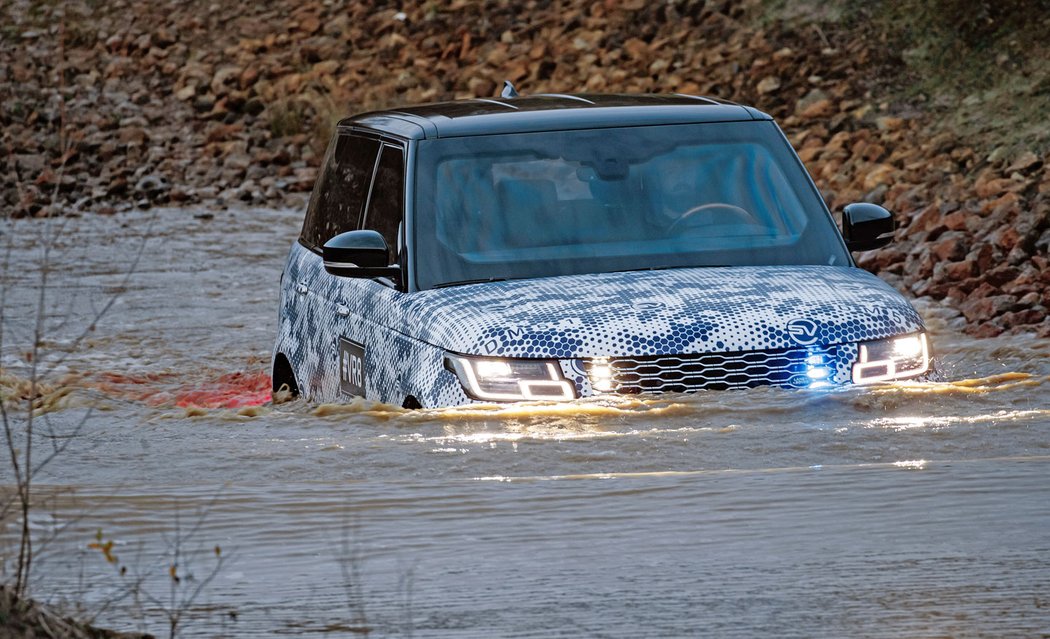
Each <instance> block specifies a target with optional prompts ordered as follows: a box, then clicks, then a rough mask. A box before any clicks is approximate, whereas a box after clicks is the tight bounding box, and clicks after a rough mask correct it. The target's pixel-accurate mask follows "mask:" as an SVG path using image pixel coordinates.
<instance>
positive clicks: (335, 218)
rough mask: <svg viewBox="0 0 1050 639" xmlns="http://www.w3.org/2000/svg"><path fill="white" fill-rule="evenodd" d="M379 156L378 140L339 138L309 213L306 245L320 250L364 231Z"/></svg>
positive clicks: (305, 227)
mask: <svg viewBox="0 0 1050 639" xmlns="http://www.w3.org/2000/svg"><path fill="white" fill-rule="evenodd" d="M378 153H379V142H378V141H377V140H372V139H369V138H362V137H358V136H353V135H340V136H339V137H337V138H336V139H335V142H334V143H333V144H332V145H330V146H329V149H328V153H327V154H326V156H325V162H324V165H323V167H322V170H321V175H320V176H319V177H318V180H317V184H316V185H315V186H314V193H313V197H312V198H311V200H310V207H309V208H308V209H307V212H306V221H305V223H304V224H303V233H302V239H303V241H304V243H306V244H307V245H309V246H313V247H321V246H324V243H325V242H327V241H328V240H330V239H332V238H333V237H335V236H336V235H339V234H340V233H345V232H346V231H353V230H355V229H359V228H361V210H362V209H363V208H364V204H365V195H366V194H367V193H368V185H369V183H370V182H371V181H372V173H373V171H374V169H375V163H376V155H377V154H378Z"/></svg>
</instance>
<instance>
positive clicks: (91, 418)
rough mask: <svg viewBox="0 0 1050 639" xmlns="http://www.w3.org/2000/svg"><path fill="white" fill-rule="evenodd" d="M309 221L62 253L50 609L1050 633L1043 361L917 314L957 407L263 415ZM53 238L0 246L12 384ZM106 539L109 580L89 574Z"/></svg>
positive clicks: (503, 632) (944, 394)
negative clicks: (192, 594) (292, 260)
mask: <svg viewBox="0 0 1050 639" xmlns="http://www.w3.org/2000/svg"><path fill="white" fill-rule="evenodd" d="M299 222H300V219H299V214H298V213H295V212H288V211H268V210H252V211H233V212H231V211H226V212H220V213H217V214H216V216H215V217H214V218H213V219H198V218H193V217H191V213H190V212H187V211H174V210H161V211H158V212H156V213H141V212H140V213H137V214H129V215H124V216H114V217H109V218H100V217H94V218H86V219H72V220H68V221H65V222H62V223H61V224H63V225H64V227H63V228H60V229H52V231H51V232H52V236H53V235H54V233H57V232H59V231H60V234H59V236H58V240H57V243H56V247H55V250H53V251H52V252H51V259H52V260H53V263H52V266H53V269H52V270H51V272H50V274H49V280H48V291H47V293H48V295H47V298H46V300H45V307H46V308H47V309H48V310H47V321H46V322H45V326H44V337H45V341H44V347H45V348H44V353H43V357H42V358H39V363H40V366H41V368H42V369H43V370H46V371H48V372H49V377H48V378H47V381H48V383H49V384H50V386H48V388H47V390H49V391H54V392H55V393H56V394H55V395H54V396H53V397H54V401H53V402H52V403H51V404H49V407H50V410H49V412H46V413H45V414H44V415H42V416H41V417H40V418H39V419H38V420H37V430H36V432H37V439H36V447H37V448H36V449H35V450H37V451H45V450H49V449H53V448H51V447H53V446H55V445H57V443H60V442H65V441H69V442H71V443H70V445H69V446H68V448H66V449H65V450H64V451H63V452H62V453H61V454H60V455H59V456H57V457H56V458H55V460H54V461H53V462H52V463H50V464H49V465H48V466H46V467H45V468H44V469H43V470H42V471H41V472H40V474H39V475H38V476H37V478H36V481H37V485H38V490H39V491H40V492H39V494H40V496H41V501H40V504H41V507H40V508H38V509H37V511H36V515H35V516H34V518H33V519H32V520H31V523H32V524H33V525H34V527H35V529H36V530H38V531H39V532H40V534H41V535H44V536H48V532H49V531H52V530H55V529H56V528H61V532H60V533H59V534H57V535H56V536H55V537H54V539H53V540H52V541H51V542H50V543H48V544H47V545H46V546H45V547H44V548H43V550H42V551H41V556H40V560H39V562H38V564H37V566H36V569H37V572H36V577H37V581H36V583H35V584H34V592H35V593H36V594H37V596H39V597H41V598H44V599H48V598H50V599H52V600H53V601H56V602H58V601H62V600H66V601H80V602H81V603H82V605H83V606H85V608H86V609H87V610H88V611H89V612H92V613H94V614H97V615H98V620H99V621H100V622H102V623H104V624H108V625H110V626H114V627H120V628H128V629H131V628H138V627H145V628H147V629H149V630H151V631H153V632H157V633H161V632H166V628H167V626H166V622H165V620H164V609H165V608H167V609H169V610H170V609H173V608H175V609H177V608H179V604H178V601H179V600H180V599H179V597H182V596H183V595H185V594H186V592H189V591H191V590H192V588H191V587H190V586H191V585H192V586H193V587H195V586H196V585H197V584H200V583H202V581H203V580H204V579H205V578H207V577H208V576H209V575H210V574H211V571H212V568H213V567H214V566H215V565H216V555H215V551H214V548H215V546H219V547H220V548H221V556H222V558H223V563H222V565H221V566H220V569H219V570H218V571H217V572H216V573H215V574H214V578H213V579H212V580H211V581H210V582H208V583H207V584H206V587H205V588H203V589H202V590H201V592H200V595H199V596H198V597H197V598H196V599H195V600H194V602H193V605H192V606H188V607H187V610H186V612H185V617H184V619H183V620H182V621H181V629H182V633H183V635H184V636H188V637H213V636H275V635H276V636H283V635H302V636H314V635H318V634H330V635H334V636H347V635H350V636H354V635H356V636H361V635H367V636H373V637H400V636H415V637H497V636H498V637H581V636H585V637H638V636H652V637H672V636H675V637H677V636H698V635H707V636H719V637H754V636H778V637H795V636H797V637H814V636H819V637H841V636H852V637H866V636H871V637H876V636H877V637H934V636H936V637H1037V636H1047V634H1050V594H1048V593H1050V495H1048V492H1047V477H1048V476H1050V400H1048V399H1047V397H1048V395H1050V393H1048V390H1050V359H1048V355H1050V344H1048V343H1047V342H1048V340H1038V339H1035V338H1033V337H1030V336H1014V337H1003V338H997V339H993V340H973V339H971V338H968V337H965V336H963V335H961V334H959V333H957V332H955V331H954V329H953V324H952V322H951V321H946V320H945V319H943V318H944V317H945V316H946V315H947V314H946V313H945V311H944V310H943V309H939V308H937V307H936V306H932V305H926V306H924V312H925V313H926V314H927V316H928V320H929V323H930V327H931V329H932V332H933V340H934V348H935V351H936V353H937V355H938V357H939V359H940V361H941V367H942V369H943V371H944V373H945V376H946V379H947V380H949V381H948V382H945V383H942V384H933V385H909V384H901V385H895V386H889V387H885V388H880V389H874V390H872V389H864V390H861V389H844V390H838V391H834V392H820V393H817V392H799V391H782V390H773V389H756V390H754V391H746V392H721V393H720V392H710V393H700V394H697V395H692V396H663V397H659V398H656V399H649V400H638V399H621V400H614V399H605V400H589V401H583V402H577V403H573V404H564V405H548V406H527V407H522V406H512V407H492V406H490V407H467V408H458V409H447V410H437V411H403V410H400V409H398V408H394V407H387V406H381V405H375V404H370V403H366V402H358V403H355V404H352V405H349V406H315V405H306V404H303V403H301V402H291V403H288V404H283V405H280V406H276V407H272V406H256V405H257V404H259V403H260V402H261V401H263V399H265V396H266V394H267V393H266V390H267V386H266V378H265V372H266V366H267V365H268V360H269V350H270V348H271V346H272V341H273V335H274V331H275V324H276V307H277V304H276V295H277V280H278V277H279V274H280V270H281V267H282V265H283V258H284V255H285V253H286V252H287V249H288V246H289V243H290V242H291V241H292V238H294V236H295V234H296V233H297V230H298V225H299ZM41 228H43V225H42V224H40V223H39V222H35V223H26V222H18V223H13V224H10V225H8V226H7V227H5V229H4V232H5V236H3V237H0V239H2V240H3V241H4V243H5V244H7V240H8V239H12V238H16V239H17V241H15V242H13V243H11V244H10V252H9V254H8V261H7V263H6V266H5V268H4V270H3V278H4V283H5V285H6V289H5V297H4V308H5V317H4V326H5V333H4V342H3V349H2V352H0V357H2V363H3V366H4V368H5V370H6V371H7V372H8V373H9V377H8V378H7V381H5V382H4V383H5V388H11V387H13V386H12V384H15V383H16V381H17V378H19V377H20V378H22V379H24V378H25V377H26V376H27V375H28V371H29V369H28V366H27V363H26V358H25V352H26V350H27V346H26V344H27V343H28V340H31V338H32V334H33V325H34V324H33V321H32V320H33V318H34V316H35V315H34V313H35V309H36V308H37V306H36V305H37V302H38V301H39V299H38V297H37V293H38V292H39V282H40V279H39V277H40V270H39V258H40V255H41V243H40V241H39V237H37V235H38V234H39V232H40V229H41ZM143 238H146V239H147V242H146V244H145V245H144V248H143V244H142V241H143ZM140 249H142V250H141V254H140V253H139V251H140ZM136 255H141V257H140V258H139V260H138V262H137V264H136V266H135V268H134V269H133V271H132V272H131V274H130V276H127V277H125V275H124V273H125V272H126V271H127V270H128V269H129V267H130V266H131V265H132V264H133V263H135V259H136ZM114 296H115V297H114ZM109 299H115V302H114V303H113V306H112V308H110V309H109V310H108V312H106V313H105V315H104V317H103V318H102V320H101V321H100V323H99V325H98V326H97V328H95V330H92V331H89V332H88V333H87V336H86V337H85V338H84V339H83V340H79V341H78V340H77V336H78V335H80V333H81V331H82V330H83V328H84V327H85V325H86V323H87V322H88V321H89V319H90V317H91V315H92V313H93V312H95V311H97V310H99V309H102V308H104V306H105V304H106V303H107V301H108V300H109ZM12 380H15V381H12ZM62 389H72V391H71V392H69V393H68V394H66V393H65V391H62ZM224 406H228V407H224ZM89 410H90V413H89V414H88V413H87V411H89ZM85 415H86V417H87V420H86V421H85V422H84V423H83V425H82V426H79V424H80V423H81V421H82V419H83V418H84V417H85ZM5 464H6V462H5ZM0 469H2V470H0V472H2V473H4V474H3V475H0V483H3V484H7V485H10V483H11V481H12V480H11V470H10V467H9V466H7V465H3V466H0ZM7 523H8V525H9V534H10V532H13V530H14V528H13V524H14V523H15V522H14V521H13V520H9V521H8V522H7ZM100 533H101V535H100V536H99V534H100ZM107 541H113V542H114V544H113V546H112V548H110V553H111V555H113V556H115V557H116V559H117V561H116V563H114V564H110V563H107V561H106V560H105V556H104V555H103V553H102V552H101V551H100V550H99V548H98V547H95V548H92V547H89V546H90V545H91V544H92V543H95V544H100V542H101V543H104V542H107ZM176 546H177V547H178V548H179V550H180V557H179V562H178V564H179V565H178V567H177V569H176V574H177V575H179V576H180V579H181V581H180V582H179V584H178V586H177V588H176V592H175V594H176V595H177V597H176V599H175V600H174V601H175V603H174V604H173V603H172V601H173V600H172V599H171V598H170V595H171V585H172V581H171V579H170V576H169V574H170V573H169V572H168V571H169V569H170V567H171V563H172V552H173V550H174V549H175V547H176ZM4 553H5V557H8V558H9V557H10V556H11V555H10V552H9V547H5V548H4ZM8 561H9V559H8ZM120 566H124V567H125V569H126V573H125V575H124V576H121V575H119V573H118V571H119V568H120ZM191 574H192V579H191V578H190V575H191ZM136 584H137V586H136ZM133 586H134V587H133ZM136 594H138V596H137V597H136V596H135V595H136ZM151 596H152V599H151V598H150V597H151Z"/></svg>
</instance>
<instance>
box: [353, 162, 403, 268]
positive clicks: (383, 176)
mask: <svg viewBox="0 0 1050 639" xmlns="http://www.w3.org/2000/svg"><path fill="white" fill-rule="evenodd" d="M404 218H405V152H404V151H403V150H402V149H401V148H400V147H396V146H390V145H384V146H383V152H382V154H381V155H380V156H379V166H378V167H377V168H376V179H375V183H374V184H373V185H372V195H371V197H370V198H369V199H368V211H367V212H366V213H365V221H364V225H363V228H366V229H372V230H375V231H379V233H380V234H381V235H382V236H383V239H385V240H386V245H387V246H388V247H390V258H391V261H390V263H391V264H393V263H394V262H396V261H397V258H398V254H399V252H400V249H401V247H400V246H398V243H397V231H398V228H399V227H400V226H401V221H402V220H403V219H404Z"/></svg>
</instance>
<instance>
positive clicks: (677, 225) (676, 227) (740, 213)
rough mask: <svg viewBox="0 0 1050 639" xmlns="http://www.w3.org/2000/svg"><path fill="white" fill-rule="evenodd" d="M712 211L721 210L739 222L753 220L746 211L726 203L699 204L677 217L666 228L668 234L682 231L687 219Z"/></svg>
mask: <svg viewBox="0 0 1050 639" xmlns="http://www.w3.org/2000/svg"><path fill="white" fill-rule="evenodd" d="M712 209H723V210H726V211H729V212H730V213H732V214H733V217H736V218H738V219H739V220H740V221H741V222H745V223H749V222H751V220H752V219H754V218H753V217H752V216H751V214H750V213H748V212H747V210H746V209H742V208H740V207H739V206H737V205H735V204H729V203H728V202H710V203H708V204H701V205H700V206H694V207H693V208H691V209H689V210H688V211H686V212H684V213H682V214H681V215H679V216H678V219H676V220H675V221H674V222H671V226H670V227H668V229H667V231H668V233H676V232H678V231H680V230H681V229H682V227H683V226H684V225H685V224H686V222H688V221H689V218H692V217H695V216H697V215H699V214H700V213H703V212H705V211H710V210H712Z"/></svg>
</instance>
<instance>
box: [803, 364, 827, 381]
mask: <svg viewBox="0 0 1050 639" xmlns="http://www.w3.org/2000/svg"><path fill="white" fill-rule="evenodd" d="M830 374H831V371H829V370H828V369H826V368H824V367H822V366H821V367H816V368H811V369H809V370H808V371H806V377H808V378H810V379H825V378H827V376H828V375H830Z"/></svg>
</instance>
